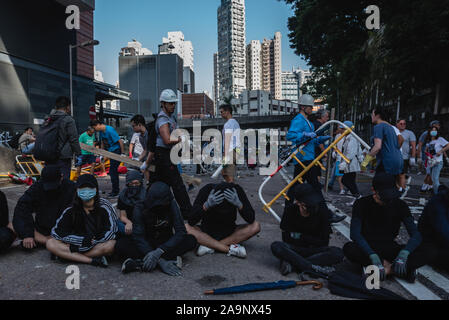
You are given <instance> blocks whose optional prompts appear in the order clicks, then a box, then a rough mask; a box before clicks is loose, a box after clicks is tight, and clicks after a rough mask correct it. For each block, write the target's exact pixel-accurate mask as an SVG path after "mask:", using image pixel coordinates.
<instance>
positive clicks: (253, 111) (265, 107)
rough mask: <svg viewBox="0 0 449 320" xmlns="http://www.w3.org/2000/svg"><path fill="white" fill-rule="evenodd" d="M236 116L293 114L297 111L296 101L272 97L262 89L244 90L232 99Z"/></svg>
mask: <svg viewBox="0 0 449 320" xmlns="http://www.w3.org/2000/svg"><path fill="white" fill-rule="evenodd" d="M232 105H233V106H234V108H235V110H236V111H237V112H235V115H236V116H271V115H288V114H292V115H295V114H297V113H298V112H299V105H298V103H295V102H292V101H284V100H278V99H274V98H273V96H272V95H271V93H270V92H268V91H264V90H251V91H250V90H244V91H243V92H242V94H241V95H240V96H239V98H236V99H233V100H232Z"/></svg>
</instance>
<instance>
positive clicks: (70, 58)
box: [69, 45, 74, 117]
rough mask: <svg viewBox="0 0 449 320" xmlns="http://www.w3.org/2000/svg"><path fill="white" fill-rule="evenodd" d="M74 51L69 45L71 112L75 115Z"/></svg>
mask: <svg viewBox="0 0 449 320" xmlns="http://www.w3.org/2000/svg"><path fill="white" fill-rule="evenodd" d="M72 49H73V46H72V45H69V60H70V111H71V113H72V117H73V116H74V115H73V75H72Z"/></svg>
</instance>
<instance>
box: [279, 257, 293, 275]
mask: <svg viewBox="0 0 449 320" xmlns="http://www.w3.org/2000/svg"><path fill="white" fill-rule="evenodd" d="M279 270H280V271H281V274H282V275H283V276H286V275H288V274H289V273H291V272H292V271H293V267H292V265H291V264H290V263H288V262H287V261H285V260H281V265H280V266H279Z"/></svg>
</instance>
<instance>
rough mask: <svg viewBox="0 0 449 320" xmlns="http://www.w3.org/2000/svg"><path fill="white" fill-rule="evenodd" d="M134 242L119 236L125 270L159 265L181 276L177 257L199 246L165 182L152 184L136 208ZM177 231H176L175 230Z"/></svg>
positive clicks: (120, 254) (145, 270)
mask: <svg viewBox="0 0 449 320" xmlns="http://www.w3.org/2000/svg"><path fill="white" fill-rule="evenodd" d="M133 222H134V230H133V233H132V237H131V238H132V241H130V239H129V238H120V239H119V240H118V242H117V245H116V252H117V254H118V255H119V256H120V258H122V259H126V258H127V259H126V260H125V261H124V262H123V265H122V272H123V273H128V272H132V271H144V272H150V271H152V270H154V269H155V268H156V266H159V267H160V268H161V270H162V272H164V273H166V274H168V275H171V276H180V275H181V269H180V266H179V263H177V262H176V261H175V260H179V259H178V257H180V256H182V255H183V254H184V253H186V252H187V251H190V250H193V249H194V248H195V246H196V239H195V237H193V236H191V235H188V234H187V232H186V228H185V226H184V220H183V219H182V216H181V212H180V210H179V207H178V204H177V203H176V201H175V200H174V197H173V194H172V193H171V191H170V187H169V186H168V185H167V184H165V183H163V182H155V183H154V184H152V185H151V187H150V190H149V191H148V193H147V196H146V198H145V201H144V202H138V203H137V204H136V207H135V209H134V216H133ZM173 230H174V232H173Z"/></svg>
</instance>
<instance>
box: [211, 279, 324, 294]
mask: <svg viewBox="0 0 449 320" xmlns="http://www.w3.org/2000/svg"><path fill="white" fill-rule="evenodd" d="M308 284H313V285H314V286H313V290H319V289H321V288H322V287H323V284H322V283H321V282H319V281H316V280H310V281H278V282H266V283H249V284H245V285H241V286H236V287H229V288H221V289H215V290H209V291H206V292H205V293H204V294H207V295H211V294H213V295H220V294H231V293H243V292H254V291H264V290H275V289H289V288H294V287H296V286H303V285H308Z"/></svg>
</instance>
